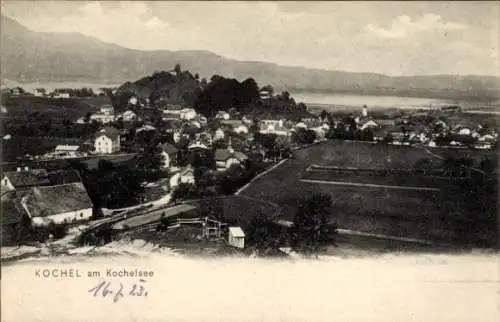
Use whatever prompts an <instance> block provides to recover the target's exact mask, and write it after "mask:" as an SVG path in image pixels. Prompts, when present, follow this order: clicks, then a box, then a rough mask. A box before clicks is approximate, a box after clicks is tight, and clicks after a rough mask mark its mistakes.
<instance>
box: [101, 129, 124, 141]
mask: <svg viewBox="0 0 500 322" xmlns="http://www.w3.org/2000/svg"><path fill="white" fill-rule="evenodd" d="M101 135H105V136H107V137H108V138H110V139H111V140H115V139H117V138H118V137H119V136H120V132H119V131H118V130H117V129H116V128H114V127H112V126H106V127H105V128H103V129H101V130H100V131H99V132H97V135H96V137H99V136H101Z"/></svg>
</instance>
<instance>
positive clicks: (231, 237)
mask: <svg viewBox="0 0 500 322" xmlns="http://www.w3.org/2000/svg"><path fill="white" fill-rule="evenodd" d="M227 242H228V244H229V245H231V246H233V247H236V248H245V233H244V232H243V229H241V227H229V234H228V238H227Z"/></svg>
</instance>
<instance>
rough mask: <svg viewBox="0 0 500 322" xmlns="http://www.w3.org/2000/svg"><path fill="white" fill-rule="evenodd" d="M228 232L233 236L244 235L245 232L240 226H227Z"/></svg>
mask: <svg viewBox="0 0 500 322" xmlns="http://www.w3.org/2000/svg"><path fill="white" fill-rule="evenodd" d="M229 234H231V235H233V236H234V237H245V233H244V232H243V229H241V227H229Z"/></svg>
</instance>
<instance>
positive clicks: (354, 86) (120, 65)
mask: <svg viewBox="0 0 500 322" xmlns="http://www.w3.org/2000/svg"><path fill="white" fill-rule="evenodd" d="M0 41H1V44H2V50H1V67H2V78H3V79H9V80H13V81H18V82H32V81H40V82H54V81H61V82H63V81H64V82H69V81H81V82H96V83H113V84H118V83H124V82H127V81H132V80H136V79H139V78H142V77H145V76H146V75H151V74H153V73H154V72H155V71H161V70H169V69H170V68H172V66H174V65H175V64H181V65H182V67H183V69H185V70H189V71H191V72H192V73H198V74H199V75H200V77H206V78H210V77H211V76H212V75H214V74H219V75H222V76H225V77H232V78H236V79H238V80H240V81H241V80H243V79H246V78H248V77H252V78H254V79H255V80H257V82H258V83H259V84H261V85H264V84H271V85H273V86H274V87H275V88H276V89H278V90H288V91H319V92H329V93H332V92H345V93H358V94H370V95H401V96H417V97H418V96H421V97H435V98H448V99H468V98H470V99H479V98H481V99H488V100H489V99H493V98H499V97H500V78H499V77H494V76H451V75H436V76H404V77H391V76H386V75H381V74H374V73H349V72H343V71H328V70H319V69H308V68H304V67H287V66H280V65H277V64H273V63H266V62H250V61H237V60H233V59H228V58H225V57H222V56H219V55H217V54H214V53H212V52H208V51H167V50H158V51H140V50H133V49H128V48H124V47H121V46H118V45H115V44H110V43H105V42H102V41H100V40H97V39H95V38H92V37H88V36H85V35H82V34H79V33H41V32H34V31H31V30H29V29H27V28H26V27H24V26H22V25H21V24H19V23H18V22H17V21H15V20H13V19H10V18H7V17H5V16H2V18H1V40H0ZM444 59H446V58H444Z"/></svg>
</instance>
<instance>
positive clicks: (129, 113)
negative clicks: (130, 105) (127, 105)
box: [120, 110, 137, 122]
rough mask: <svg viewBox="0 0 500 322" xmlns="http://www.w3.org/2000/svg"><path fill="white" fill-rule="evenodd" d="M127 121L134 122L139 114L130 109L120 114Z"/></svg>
mask: <svg viewBox="0 0 500 322" xmlns="http://www.w3.org/2000/svg"><path fill="white" fill-rule="evenodd" d="M120 117H121V118H122V119H123V120H124V121H125V122H132V121H134V120H137V114H135V113H134V112H133V111H131V110H128V111H125V112H123V114H122V115H121V116H120Z"/></svg>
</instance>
